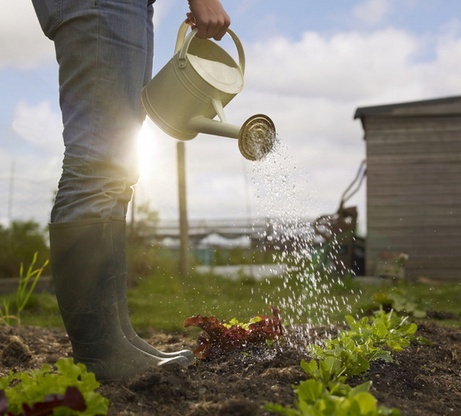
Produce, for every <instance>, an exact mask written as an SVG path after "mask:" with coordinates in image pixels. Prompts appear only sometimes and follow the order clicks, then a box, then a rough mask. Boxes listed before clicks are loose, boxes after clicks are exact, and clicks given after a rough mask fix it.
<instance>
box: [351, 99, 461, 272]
mask: <svg viewBox="0 0 461 416" xmlns="http://www.w3.org/2000/svg"><path fill="white" fill-rule="evenodd" d="M445 104H446V103H444V106H445V107H446V105H445ZM417 107H419V106H417ZM433 107H434V108H435V109H434V111H428V109H427V107H424V108H425V111H422V112H421V111H418V108H416V109H415V111H411V109H412V105H411V103H410V104H409V105H408V106H407V107H405V106H404V107H397V110H399V111H394V110H392V111H389V107H388V106H386V107H385V111H381V112H380V111H370V113H369V114H367V109H366V108H365V109H362V112H360V109H359V110H358V111H357V113H356V116H357V114H358V116H359V117H360V118H361V119H362V124H363V127H364V130H365V139H366V148H367V239H366V259H367V260H366V273H367V275H374V274H375V272H376V266H377V263H378V262H379V259H380V257H381V256H382V255H383V254H384V253H386V252H391V253H406V254H408V256H409V259H408V262H407V264H406V276H407V277H409V278H417V277H422V276H424V277H428V278H432V279H450V280H461V112H459V113H457V111H455V112H453V111H451V112H450V113H447V112H446V111H440V106H439V107H438V106H437V105H433ZM419 108H421V107H419ZM375 110H376V108H375ZM437 110H438V111H437ZM418 113H419V114H418Z"/></svg>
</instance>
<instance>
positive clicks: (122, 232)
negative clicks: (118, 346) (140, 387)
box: [112, 221, 194, 362]
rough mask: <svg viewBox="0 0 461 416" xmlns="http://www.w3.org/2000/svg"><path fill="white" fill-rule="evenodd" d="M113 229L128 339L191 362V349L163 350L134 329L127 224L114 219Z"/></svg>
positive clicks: (120, 305)
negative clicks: (127, 249) (129, 307)
mask: <svg viewBox="0 0 461 416" xmlns="http://www.w3.org/2000/svg"><path fill="white" fill-rule="evenodd" d="M112 229H113V235H114V241H115V243H114V248H115V250H116V259H117V261H118V262H119V267H118V270H119V271H120V273H119V274H118V275H117V283H116V285H117V289H116V296H117V301H118V312H119V319H120V325H121V327H122V331H123V333H124V334H125V335H126V337H127V338H128V340H129V341H130V342H131V343H132V344H133V345H134V346H135V347H137V348H139V349H140V350H143V351H145V352H147V353H149V354H151V355H155V356H156V357H159V358H171V357H176V356H183V357H186V358H187V360H188V361H189V362H192V361H193V360H194V353H193V352H192V351H190V350H180V351H176V352H163V351H160V350H158V349H157V348H155V347H153V346H152V345H150V344H148V343H147V342H146V341H144V340H143V339H142V338H140V337H139V336H138V334H137V333H136V331H135V330H134V329H133V326H132V325H131V321H130V315H129V310H128V302H127V272H126V224H125V221H113V222H112Z"/></svg>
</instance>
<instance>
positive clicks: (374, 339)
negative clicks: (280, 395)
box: [266, 310, 417, 416]
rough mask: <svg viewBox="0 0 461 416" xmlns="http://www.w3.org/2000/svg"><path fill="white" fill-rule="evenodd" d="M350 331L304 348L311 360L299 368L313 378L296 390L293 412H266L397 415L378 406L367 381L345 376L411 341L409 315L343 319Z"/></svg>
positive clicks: (320, 415) (283, 411) (277, 410)
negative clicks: (353, 382) (350, 382)
mask: <svg viewBox="0 0 461 416" xmlns="http://www.w3.org/2000/svg"><path fill="white" fill-rule="evenodd" d="M346 320H347V322H348V324H349V327H350V329H349V330H348V331H342V332H340V333H339V334H338V336H337V338H334V339H328V340H326V341H325V342H324V344H323V346H319V345H313V346H310V347H308V350H309V351H310V353H311V354H312V356H313V357H314V359H312V360H311V361H310V362H307V361H304V360H303V361H302V362H301V368H302V369H303V370H304V371H305V372H306V373H307V374H309V376H310V377H311V378H310V379H308V380H305V381H303V382H301V383H300V384H299V385H298V386H297V387H296V388H295V393H296V395H297V401H296V403H295V404H296V408H292V407H285V406H281V405H279V404H274V403H269V404H267V405H266V409H267V410H270V411H272V412H275V413H278V414H282V415H286V416H328V415H336V416H384V415H387V416H398V415H400V412H399V411H398V410H397V409H388V408H386V407H384V406H378V404H377V401H376V399H375V398H374V397H373V395H372V394H371V393H370V392H369V390H370V387H371V382H366V383H363V384H361V385H359V386H357V387H354V388H353V387H351V386H349V385H348V384H347V383H346V381H347V378H348V377H350V376H354V375H359V374H362V373H364V372H366V371H368V369H369V368H370V362H371V361H373V360H385V361H392V356H391V353H390V350H393V351H402V350H403V349H404V348H406V347H408V346H409V345H410V342H411V341H412V340H415V339H416V337H415V332H416V330H417V326H416V324H414V323H411V322H409V320H408V317H403V318H402V317H399V316H397V314H396V313H395V312H393V311H391V312H390V313H385V312H384V311H382V310H381V311H379V312H377V313H376V316H375V317H373V318H371V317H365V318H362V319H360V320H355V319H354V318H353V317H352V316H347V317H346Z"/></svg>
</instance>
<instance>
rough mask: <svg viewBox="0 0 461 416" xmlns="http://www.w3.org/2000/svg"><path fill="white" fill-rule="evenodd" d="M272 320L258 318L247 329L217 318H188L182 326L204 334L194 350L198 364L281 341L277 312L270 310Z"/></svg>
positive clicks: (281, 327) (276, 310)
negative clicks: (194, 328)
mask: <svg viewBox="0 0 461 416" xmlns="http://www.w3.org/2000/svg"><path fill="white" fill-rule="evenodd" d="M270 309H271V312H272V315H273V316H272V317H269V316H266V315H258V318H259V320H258V321H257V322H252V323H250V324H248V325H245V327H244V326H243V325H240V324H236V325H231V326H229V325H226V323H225V322H221V321H219V320H218V319H217V318H216V316H203V315H196V316H192V317H190V318H187V319H186V320H185V321H184V326H185V327H188V326H197V327H199V328H201V329H202V330H203V332H202V333H201V334H200V335H199V337H198V340H197V347H196V348H195V350H194V354H195V357H196V358H198V359H200V360H207V359H214V358H217V357H219V356H222V355H224V354H226V353H229V352H232V351H236V350H245V349H247V348H251V347H252V346H263V345H267V342H268V341H275V340H278V339H280V338H281V337H282V335H283V326H282V321H281V319H280V310H278V309H276V308H274V307H272V306H270Z"/></svg>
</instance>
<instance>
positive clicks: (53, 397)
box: [0, 387, 86, 416]
mask: <svg viewBox="0 0 461 416" xmlns="http://www.w3.org/2000/svg"><path fill="white" fill-rule="evenodd" d="M58 407H67V408H69V409H72V410H76V411H80V412H82V411H84V410H86V404H85V399H84V398H83V396H82V394H81V393H80V391H79V390H78V389H77V388H76V387H67V389H66V392H65V393H64V395H60V394H50V395H48V396H46V397H45V398H44V400H43V401H42V402H37V403H34V404H33V405H32V406H29V405H28V404H26V403H24V404H23V405H22V408H23V412H22V413H21V414H20V415H19V414H18V415H15V414H14V413H12V412H9V411H8V399H7V398H6V393H5V391H4V390H0V415H1V416H3V415H6V416H45V415H51V414H53V412H54V409H56V408H58Z"/></svg>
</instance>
